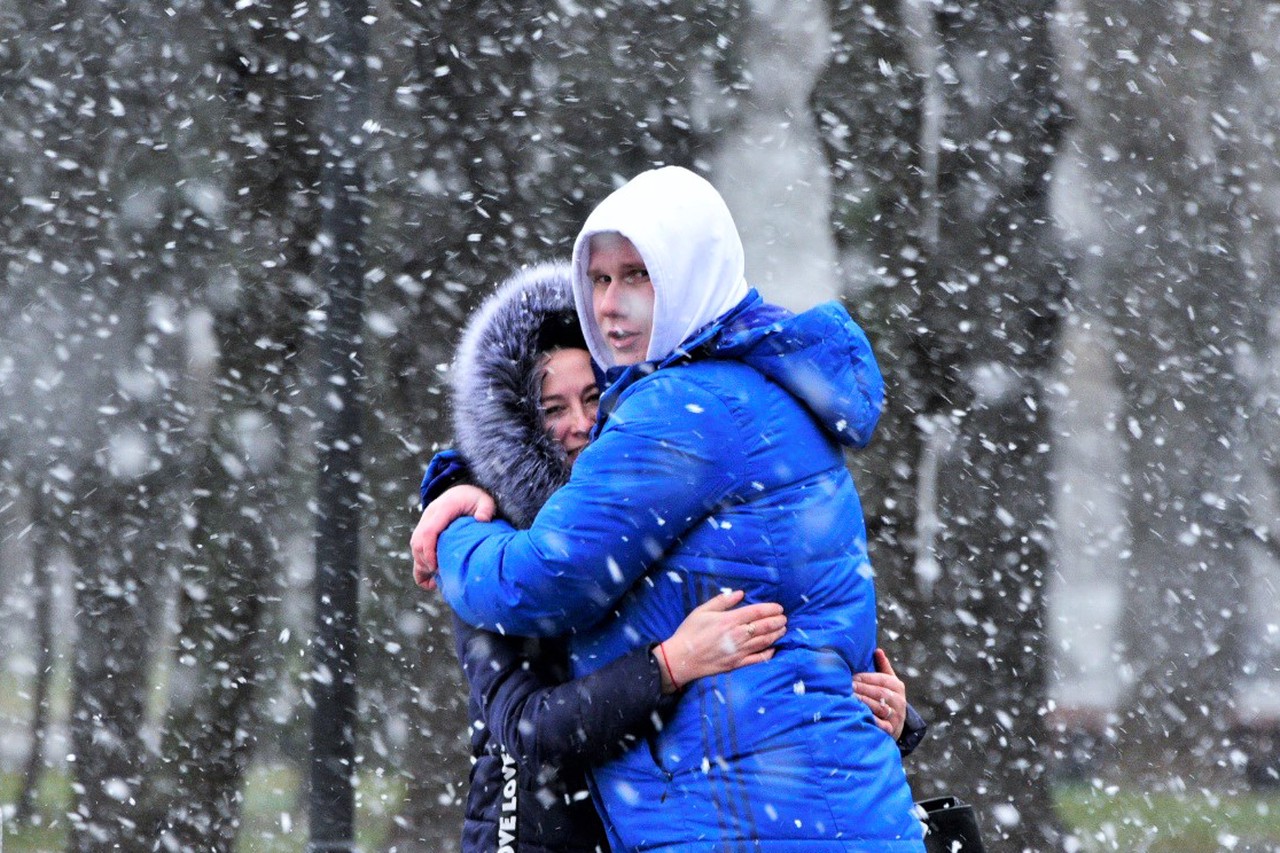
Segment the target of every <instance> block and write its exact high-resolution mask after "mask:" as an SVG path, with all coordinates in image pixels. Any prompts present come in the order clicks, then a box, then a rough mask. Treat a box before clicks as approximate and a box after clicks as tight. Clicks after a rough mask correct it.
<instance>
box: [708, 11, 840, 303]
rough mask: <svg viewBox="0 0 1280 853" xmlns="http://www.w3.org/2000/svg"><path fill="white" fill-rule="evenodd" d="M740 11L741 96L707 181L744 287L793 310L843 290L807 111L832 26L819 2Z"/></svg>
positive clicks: (824, 174) (827, 192)
mask: <svg viewBox="0 0 1280 853" xmlns="http://www.w3.org/2000/svg"><path fill="white" fill-rule="evenodd" d="M746 8H747V24H746V31H745V34H744V37H743V41H742V48H741V49H742V68H743V73H744V77H745V81H746V91H745V93H744V95H743V97H742V98H741V100H740V102H739V105H738V110H737V113H736V116H735V117H734V120H733V121H731V122H729V123H728V126H727V128H726V129H725V131H724V132H722V133H720V134H718V135H717V137H716V138H717V141H718V146H717V148H716V149H715V151H714V153H713V154H712V155H711V157H710V160H711V180H712V182H713V183H714V184H715V185H716V188H717V189H718V190H720V194H721V195H722V196H724V199H725V202H726V203H727V204H728V205H729V210H730V211H731V212H732V213H733V218H734V221H735V222H736V223H737V225H738V230H739V231H740V232H741V234H742V242H743V248H744V250H745V253H746V269H747V281H748V283H750V284H752V285H754V286H757V287H759V288H760V290H761V292H762V293H763V294H764V295H765V297H766V298H767V299H769V300H770V301H773V302H777V303H778V304H780V305H784V306H786V307H788V308H791V309H793V310H797V311H801V310H804V309H807V308H811V307H813V306H814V305H815V304H817V303H818V302H823V301H826V300H829V299H834V298H835V297H836V296H837V295H838V294H840V292H841V291H842V289H843V288H842V282H841V280H840V275H839V272H838V269H839V268H838V264H837V263H836V252H835V241H834V240H833V239H832V236H831V178H830V171H829V169H828V166H827V163H826V161H825V157H824V154H823V151H822V147H821V145H820V143H819V140H818V135H817V130H816V127H815V123H814V119H813V110H812V109H811V107H810V101H811V99H812V96H813V90H814V86H815V84H816V83H817V80H818V76H819V74H820V73H821V72H822V69H823V68H824V67H825V66H826V64H827V59H828V49H829V44H830V41H831V25H830V22H829V21H828V19H827V9H826V4H825V3H823V2H822V0H803V2H795V0H791V2H788V0H752V2H750V3H748V4H747V7H746Z"/></svg>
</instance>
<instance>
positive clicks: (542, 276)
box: [451, 264, 574, 528]
mask: <svg viewBox="0 0 1280 853" xmlns="http://www.w3.org/2000/svg"><path fill="white" fill-rule="evenodd" d="M573 310H574V308H573V297H572V296H571V295H570V274H569V267H568V266H567V265H566V264H544V265H540V266H536V267H532V268H530V269H527V270H522V271H521V272H519V273H517V274H515V275H513V276H512V277H511V278H509V279H507V280H506V281H505V282H503V283H502V285H501V286H499V288H498V290H497V292H496V293H494V294H493V295H492V296H490V297H489V298H488V299H487V300H485V302H484V304H482V305H481V306H480V308H479V309H477V310H476V312H475V313H474V314H472V316H471V319H470V320H469V321H468V323H467V327H466V330H465V331H464V333H463V336H462V341H461V342H460V343H459V344H458V353H457V356H456V357H455V359H454V364H453V370H452V374H451V379H452V383H451V384H452V389H451V393H452V404H453V431H454V437H455V441H456V442H457V446H458V449H459V450H460V451H461V452H462V455H463V457H465V459H466V461H467V464H468V465H469V466H470V469H471V473H472V475H473V477H474V480H475V482H476V484H477V485H479V486H481V487H482V488H484V489H485V490H486V491H488V492H490V493H491V494H492V495H493V496H494V498H495V499H497V502H498V508H499V510H500V511H501V512H502V514H503V515H504V516H505V517H506V518H507V519H508V520H509V521H510V522H511V523H512V524H514V525H515V526H516V527H520V528H525V527H528V526H529V525H530V524H531V523H532V521H533V518H534V516H535V515H537V514H538V510H539V509H541V508H542V505H543V504H544V503H545V502H546V500H547V498H548V497H550V496H551V493H552V492H554V491H555V490H556V489H558V488H560V486H562V485H564V484H565V483H566V482H568V479H569V466H568V463H567V462H566V460H565V454H564V450H563V448H561V447H560V445H559V444H558V443H557V442H556V441H555V440H554V439H552V438H551V437H550V436H549V435H547V433H546V431H545V430H544V429H543V426H542V414H541V411H540V409H539V400H540V397H541V374H540V372H539V370H538V362H539V359H540V356H541V353H540V352H539V348H538V335H539V331H540V330H541V329H542V327H543V324H544V322H545V321H546V320H547V319H549V318H551V317H553V316H557V315H568V316H569V317H572V316H573Z"/></svg>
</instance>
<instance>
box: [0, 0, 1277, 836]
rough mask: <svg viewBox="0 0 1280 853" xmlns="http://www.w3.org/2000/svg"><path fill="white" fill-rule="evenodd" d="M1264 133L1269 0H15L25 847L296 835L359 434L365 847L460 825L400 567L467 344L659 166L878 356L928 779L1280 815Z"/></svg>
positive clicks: (5, 757) (7, 542) (353, 502)
mask: <svg viewBox="0 0 1280 853" xmlns="http://www.w3.org/2000/svg"><path fill="white" fill-rule="evenodd" d="M1278 104H1280V7H1278V6H1277V5H1276V4H1275V3H1268V2H1261V0H1258V2H1251V0H1240V2H1235V3H1231V4H1226V5H1223V4H1217V3H1210V2H1202V0H1185V2H1182V1H1181V0H1180V2H1158V3H1151V2H1141V0H1129V2H1106V3H1103V2H1098V0H1064V2H1060V3H1051V2H1033V0H1020V2H986V3H977V2H971V3H970V2H951V0H874V1H873V2H866V3H862V2H845V0H829V2H810V0H802V2H783V0H724V1H723V2H717V3H695V2H691V0H653V2H643V3H640V2H622V0H605V2H600V3H579V2H571V0H560V2H554V3H545V4H538V5H536V6H531V5H530V4H525V3H517V2H510V0H484V2H466V3H462V2H456V3H455V2H443V3H427V2H425V0H423V2H418V0H381V2H374V3H372V4H369V5H367V6H366V5H363V4H361V3H357V2H350V3H329V2H325V0H171V2H167V3H166V2H159V3H129V2H126V0H93V2H51V3H41V4H33V3H27V2H25V0H0V106H3V109H0V159H3V163H4V170H3V172H0V174H3V175H4V181H3V184H2V185H0V187H2V190H0V192H2V195H0V227H3V229H4V236H5V239H4V240H3V241H2V242H0V253H3V260H4V275H5V280H4V283H3V287H0V660H2V661H3V666H2V667H0V782H2V784H0V806H2V807H3V813H4V818H5V826H6V827H7V830H6V831H8V832H9V833H10V836H11V838H22V837H30V838H42V839H46V840H44V841H40V840H37V841H34V842H32V844H34V845H35V846H32V847H30V849H63V848H66V849H73V850H83V851H88V850H113V849H128V850H135V849H136V850H151V849H153V848H154V846H155V845H160V849H169V850H178V849H233V848H238V849H244V850H256V849H275V848H270V847H269V846H268V841H269V840H270V839H273V838H274V839H276V840H279V841H280V842H281V843H284V844H287V845H291V846H286V847H284V848H283V849H297V848H298V847H300V846H301V844H302V841H301V840H300V839H302V838H304V837H305V832H306V826H307V806H306V792H305V783H306V776H307V762H306V758H305V756H306V754H307V748H308V742H309V738H310V733H309V725H310V709H311V707H312V706H313V705H314V704H315V702H316V699H317V697H318V696H320V695H322V694H324V693H325V691H326V690H327V689H328V688H330V687H332V685H333V684H334V683H335V679H334V677H333V674H332V672H331V671H330V670H328V669H326V668H325V667H324V666H318V665H317V663H316V661H317V658H316V656H315V655H316V649H315V648H314V643H313V637H314V636H315V624H316V621H315V616H316V607H315V599H316V592H315V589H314V585H313V579H314V577H315V575H316V569H315V566H316V558H315V546H314V544H313V543H314V538H315V531H316V529H317V524H318V523H319V526H320V528H321V529H323V530H327V531H330V532H332V531H333V530H334V529H336V528H339V527H340V526H341V525H339V524H337V523H336V522H332V523H331V521H330V519H331V516H330V514H329V513H330V510H331V506H330V504H329V503H328V502H327V499H326V498H324V497H323V496H322V495H321V494H320V493H319V490H318V487H317V482H318V476H319V475H318V473H317V467H318V464H319V462H320V461H321V460H333V459H335V458H336V459H345V460H351V459H354V458H357V457H358V458H359V462H360V469H359V471H358V472H353V473H351V474H349V475H347V474H344V475H343V477H342V478H340V479H342V480H343V482H345V483H346V484H347V485H348V486H349V487H350V491H349V493H346V494H347V496H346V497H345V498H342V497H340V498H339V500H338V504H339V506H340V508H343V509H345V510H349V511H352V512H358V520H359V529H360V552H359V559H358V562H355V563H354V564H353V565H351V566H350V567H348V568H350V569H352V570H354V571H356V572H358V576H359V578H360V590H359V591H360V611H359V626H360V634H359V639H358V643H357V646H358V647H352V648H353V649H354V651H355V654H356V656H357V657H358V658H359V662H358V673H359V675H358V679H356V680H355V681H354V682H353V683H354V684H355V685H356V688H357V691H358V697H359V698H358V702H359V705H358V708H357V715H358V716H357V720H358V725H357V729H356V733H355V749H356V759H355V760H356V762H358V764H357V768H358V773H357V777H358V779H359V787H358V792H359V797H360V804H359V807H360V820H361V823H362V826H363V827H366V828H368V827H374V828H375V829H376V833H375V836H374V837H376V841H373V842H367V843H371V844H374V845H376V846H377V847H379V848H381V849H388V850H390V849H395V850H400V851H407V850H440V849H451V845H455V844H456V839H457V834H458V827H459V821H460V812H459V809H460V803H461V799H460V798H461V795H462V792H463V791H464V790H465V784H466V772H467V760H466V755H465V745H464V740H463V736H464V732H465V719H464V691H463V687H462V685H461V682H460V677H459V675H458V672H457V665H456V661H455V660H454V658H453V652H452V642H451V639H450V637H449V636H448V631H447V627H446V626H447V621H448V620H447V614H446V613H445V612H444V611H443V608H442V605H441V604H440V603H439V601H438V600H437V599H436V598H435V597H434V596H430V595H425V594H423V593H422V592H421V591H419V590H417V589H416V588H415V587H413V586H412V584H411V582H410V577H409V569H410V563H409V558H408V553H407V544H406V543H407V540H408V535H409V532H410V530H411V528H412V525H413V523H414V521H415V520H416V519H415V512H414V502H415V500H416V486H417V481H418V478H419V476H420V472H421V469H422V466H423V465H424V463H425V461H426V460H427V458H429V455H430V453H431V451H432V449H433V448H434V447H437V446H444V445H447V444H448V442H449V440H450V439H449V435H448V417H447V415H448V413H447V411H446V409H445V404H444V397H443V393H444V382H445V379H446V376H447V370H448V363H449V360H450V357H451V352H452V348H453V345H454V342H455V339H456V335H457V331H458V329H459V327H460V324H461V322H462V320H463V318H464V317H465V316H466V314H467V312H468V311H469V310H470V309H471V308H472V307H474V306H475V305H476V304H477V303H478V302H479V301H480V299H481V298H483V296H484V295H485V293H487V292H488V288H489V287H490V286H491V285H492V284H493V283H494V282H496V281H498V280H499V279H500V278H502V277H503V276H504V275H505V274H506V273H507V272H509V271H510V270H511V269H513V268H514V267H516V266H519V265H521V264H525V263H530V262H533V261H537V260H545V259H550V258H559V257H563V256H565V255H567V253H568V251H569V248H570V241H571V239H572V236H573V234H574V233H575V231H576V228H577V225H578V224H579V223H580V222H581V221H582V219H583V218H584V217H585V215H586V213H587V212H588V211H589V210H590V208H591V207H592V205H593V204H594V203H595V202H596V201H598V200H599V199H601V198H602V197H603V196H604V195H605V194H607V193H608V192H609V191H610V190H611V189H612V188H613V187H615V186H617V185H618V184H619V183H620V182H622V181H624V180H626V179H627V178H628V177H630V176H631V175H633V174H635V173H637V172H639V171H641V170H643V169H645V168H648V167H650V166H653V165H656V164H665V163H676V164H680V165H685V166H688V167H690V168H694V169H696V170H698V171H700V172H702V173H703V174H706V175H707V176H708V177H709V178H710V179H711V180H712V181H713V182H714V183H715V184H716V185H717V187H719V189H720V190H721V191H722V192H723V194H724V196H725V197H726V199H727V200H728V202H729V204H730V206H731V208H732V210H733V211H734V214H735V218H736V219H737V221H738V223H739V226H740V229H741V231H742V233H743V236H744V241H745V243H746V247H747V253H748V257H747V262H748V275H749V278H750V280H751V281H752V282H753V283H754V284H757V285H758V286H759V287H760V288H761V289H762V290H763V291H764V292H765V293H766V295H767V296H769V297H770V298H772V299H774V300H776V301H778V302H781V303H783V304H786V305H788V306H790V307H793V308H804V307H808V306H810V305H813V304H815V303H816V302H818V301H821V300H824V299H831V298H840V299H843V300H844V301H845V303H846V304H847V305H848V306H849V308H850V310H851V311H852V312H853V313H854V314H855V316H856V317H857V318H858V319H859V321H860V322H861V323H862V324H863V325H864V327H865V328H866V329H867V331H868V333H869V335H870V337H871V339H872V341H873V344H874V345H875V347H876V350H877V353H878V354H879V356H880V358H881V363H882V366H883V368H884V370H885V373H886V377H887V380H888V383H889V405H890V409H889V411H888V412H887V413H886V415H885V418H884V420H883V421H882V424H881V428H880V432H879V435H878V437H877V440H876V442H875V443H874V445H873V446H872V447H871V448H870V449H869V450H868V451H866V452H865V453H862V454H859V455H857V456H854V457H851V458H850V465H851V466H852V467H853V469H854V471H855V474H856V476H857V478H858V483H859V488H860V491H861V493H862V496H863V499H864V503H865V505H866V514H867V519H868V530H869V536H870V541H871V550H872V557H873V560H874V562H875V565H876V570H877V586H878V590H879V594H880V597H881V604H882V607H881V611H882V626H881V627H882V642H883V644H884V645H885V646H886V647H887V648H888V650H889V652H890V654H891V656H892V657H893V659H894V660H895V662H896V663H897V664H898V669H899V672H900V673H904V674H905V675H906V676H907V680H908V684H909V689H910V696H911V698H912V701H913V702H914V703H915V704H917V705H918V706H919V707H920V709H921V710H922V712H923V713H924V714H925V716H926V717H927V718H928V719H929V720H931V722H932V726H933V728H932V732H931V735H930V738H929V740H928V741H927V742H926V745H925V746H924V747H923V748H922V749H921V750H920V752H919V754H918V755H916V756H913V757H912V758H911V759H910V760H909V762H908V771H909V773H910V774H911V776H912V780H913V786H914V788H915V790H916V793H917V795H918V796H921V797H923V796H928V795H930V794H933V793H937V792H940V791H948V792H953V793H958V794H960V795H961V796H964V797H966V798H967V799H969V800H971V801H973V802H975V803H977V804H978V806H979V809H980V813H981V814H982V815H983V818H984V830H985V831H987V832H988V833H989V837H988V846H989V847H990V848H992V849H1000V850H1022V849H1027V850H1048V849H1064V850H1079V849H1084V847H1089V845H1093V847H1092V848H1090V849H1094V848H1097V847H1099V846H1101V847H1102V848H1103V849H1125V848H1124V847H1123V844H1122V843H1121V842H1117V841H1116V840H1115V838H1114V837H1113V836H1112V835H1109V834H1108V832H1109V830H1106V831H1104V830H1099V832H1098V833H1096V834H1094V835H1090V834H1087V833H1083V832H1082V831H1081V830H1080V828H1079V826H1078V825H1077V824H1075V823H1074V822H1073V821H1074V817H1073V815H1071V814H1069V813H1067V812H1065V811H1063V808H1062V806H1061V802H1062V800H1061V798H1060V796H1059V795H1060V792H1061V790H1062V789H1063V786H1069V785H1073V784H1076V785H1085V786H1090V787H1091V788H1092V789H1096V790H1099V791H1107V792H1114V791H1132V792H1137V793H1138V794H1139V795H1141V796H1144V797H1151V796H1155V795H1159V794H1162V793H1170V794H1172V795H1179V796H1181V795H1185V794H1186V793H1187V792H1188V791H1196V792H1203V793H1204V795H1205V796H1206V797H1208V798H1210V800H1211V801H1212V802H1213V803H1214V806H1215V808H1216V807H1217V806H1218V805H1219V804H1220V802H1221V800H1219V799H1216V798H1219V797H1232V796H1235V795H1237V794H1241V793H1242V792H1249V791H1251V790H1252V791H1262V792H1263V793H1264V795H1266V791H1274V786H1275V785H1276V784H1277V781H1280V780H1277V779H1276V778H1275V774H1276V773H1278V772H1280V592H1278V591H1277V587H1278V586H1280V540H1278V539H1277V535H1278V534H1277V526H1278V525H1277V519H1280V499H1278V489H1280V457H1278V456H1277V447H1280V355H1278V354H1277V344H1278V343H1280V274H1278V273H1280V269H1278V267H1277V264H1278V262H1280V230H1278V226H1280V159H1277V157H1276V153H1275V152H1276V150H1277V133H1278V132H1280V107H1277V105H1278ZM356 290H358V291H359V297H360V298H359V299H358V300H357V299H354V298H353V293H354V292H355V291H356ZM352 306H355V307H358V308H359V309H360V311H361V314H360V315H359V316H358V317H357V318H356V319H357V320H358V322H359V328H360V329H361V330H362V332H361V333H360V334H359V335H358V336H356V335H348V336H346V337H343V336H342V335H334V334H330V332H331V331H332V330H334V329H340V328H341V320H342V317H343V314H342V312H343V310H345V309H348V308H351V307H352ZM335 347H336V349H335ZM335 412H345V413H347V414H358V415H359V416H360V417H359V419H358V421H357V422H356V426H355V427H344V428H341V429H340V430H339V432H337V433H334V432H332V431H331V429H332V426H333V423H334V417H333V415H334V413H335ZM343 429H345V430H346V431H342V430H343ZM343 464H345V463H343ZM344 470H345V469H344ZM318 519H319V522H318ZM331 607H337V605H335V604H334V602H332V601H329V602H326V603H325V604H324V605H323V606H322V607H321V611H322V613H321V615H322V617H323V615H324V613H326V612H330V611H329V610H328V609H327V608H331ZM338 609H340V608H338ZM348 651H351V649H348ZM336 683H344V682H342V678H341V676H340V675H339V676H338V678H337V682H336ZM40 779H43V780H44V787H43V788H40V787H37V785H36V783H37V781H39V780H40ZM1268 785H1270V786H1271V787H1268ZM1055 797H1058V799H1055ZM264 803H266V804H267V805H265V806H264V805H263V804H264ZM1258 808H1259V809H1264V810H1265V809H1266V808H1280V805H1276V806H1267V805H1266V804H1265V802H1264V803H1263V804H1262V805H1259V806H1258ZM264 809H265V810H266V811H267V812H268V813H269V815H270V821H269V825H267V826H266V828H264V827H263V826H260V825H258V824H254V823H253V821H254V820H256V819H257V818H255V817H254V815H255V814H257V813H259V812H262V811H263V810H264ZM1220 811H1224V812H1225V811H1226V809H1225V808H1224V809H1220ZM1266 814H1269V813H1266ZM1271 820H1272V821H1273V820H1274V817H1273V816H1272V818H1271ZM1263 822H1264V823H1267V822H1268V821H1267V819H1266V818H1265V814H1264V819H1263ZM1139 823H1143V822H1142V821H1139ZM1137 831H1138V834H1139V836H1140V837H1141V838H1142V845H1143V847H1144V849H1154V850H1174V849H1184V848H1177V847H1174V846H1169V843H1168V841H1167V838H1166V837H1165V833H1167V828H1166V827H1165V825H1164V824H1158V823H1143V825H1141V826H1139V827H1137ZM1249 831H1251V830H1246V831H1245V834H1243V835H1242V834H1241V833H1240V832H1238V831H1235V830H1233V831H1232V833H1228V832H1225V831H1216V832H1215V834H1212V835H1211V840H1210V841H1209V842H1208V844H1209V846H1208V847H1207V848H1203V849H1233V850H1242V849H1253V850H1275V849H1280V840H1278V839H1280V833H1268V832H1266V831H1257V832H1255V833H1254V835H1253V836H1249V835H1248V834H1247V833H1248V832H1249ZM13 833H19V834H18V835H17V836H14V835H13ZM23 833H25V834H26V835H25V836H24V835H23ZM41 833H47V834H45V835H42V834H41ZM1233 833H1234V834H1233ZM49 839H52V840H49ZM290 839H292V840H290ZM10 843H11V844H14V843H17V842H14V841H11V842H10ZM41 845H45V846H43V847H42V846H41ZM1082 845H1083V847H1082ZM19 849H23V848H19ZM1185 849H1190V848H1185ZM1195 849H1201V848H1195Z"/></svg>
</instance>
